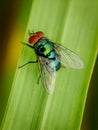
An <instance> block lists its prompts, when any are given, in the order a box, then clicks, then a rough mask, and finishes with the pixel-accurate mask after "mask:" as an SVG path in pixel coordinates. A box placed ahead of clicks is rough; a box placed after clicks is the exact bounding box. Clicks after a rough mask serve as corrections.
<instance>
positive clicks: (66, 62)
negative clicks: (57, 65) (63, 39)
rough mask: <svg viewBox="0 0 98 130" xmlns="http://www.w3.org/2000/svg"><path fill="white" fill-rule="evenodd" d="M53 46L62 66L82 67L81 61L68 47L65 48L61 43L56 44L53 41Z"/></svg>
mask: <svg viewBox="0 0 98 130" xmlns="http://www.w3.org/2000/svg"><path fill="white" fill-rule="evenodd" d="M54 48H55V51H56V52H57V54H58V55H59V56H60V62H61V64H62V65H63V66H65V67H71V68H76V69H80V68H83V67H84V63H83V61H82V60H81V59H80V57H79V56H78V55H77V54H75V53H74V52H73V51H71V50H69V49H68V48H65V47H64V46H62V45H58V44H55V43H54Z"/></svg>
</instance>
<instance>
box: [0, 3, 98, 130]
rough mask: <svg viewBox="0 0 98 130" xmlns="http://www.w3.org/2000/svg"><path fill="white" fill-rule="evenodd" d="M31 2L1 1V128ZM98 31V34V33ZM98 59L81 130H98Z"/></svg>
mask: <svg viewBox="0 0 98 130" xmlns="http://www.w3.org/2000/svg"><path fill="white" fill-rule="evenodd" d="M31 3H32V0H28V1H27V0H14V1H13V0H3V1H0V16H1V17H0V18H1V19H0V124H1V122H2V119H3V116H4V112H5V108H6V104H7V101H8V97H9V94H10V90H11V85H12V82H13V77H14V73H15V69H16V66H17V62H18V57H19V55H20V52H21V41H23V38H24V33H25V29H26V25H27V22H28V18H29V13H30V5H31ZM97 31H98V30H97ZM97 79H98V58H97V60H96V64H95V67H94V71H93V75H92V79H91V81H90V86H89V91H88V97H87V101H86V107H85V112H84V117H83V122H82V127H81V130H97V129H98V81H97Z"/></svg>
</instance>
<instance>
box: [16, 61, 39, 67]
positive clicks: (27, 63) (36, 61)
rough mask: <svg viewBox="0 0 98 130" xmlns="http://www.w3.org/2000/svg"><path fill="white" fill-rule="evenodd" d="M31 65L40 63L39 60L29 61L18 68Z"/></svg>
mask: <svg viewBox="0 0 98 130" xmlns="http://www.w3.org/2000/svg"><path fill="white" fill-rule="evenodd" d="M30 63H38V60H36V61H28V62H27V63H25V64H23V65H21V66H19V67H18V68H22V67H24V66H25V65H28V64H30Z"/></svg>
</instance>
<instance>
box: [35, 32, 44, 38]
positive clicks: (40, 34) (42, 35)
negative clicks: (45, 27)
mask: <svg viewBox="0 0 98 130" xmlns="http://www.w3.org/2000/svg"><path fill="white" fill-rule="evenodd" d="M36 35H37V36H38V37H40V38H42V37H44V33H43V32H42V31H38V32H36Z"/></svg>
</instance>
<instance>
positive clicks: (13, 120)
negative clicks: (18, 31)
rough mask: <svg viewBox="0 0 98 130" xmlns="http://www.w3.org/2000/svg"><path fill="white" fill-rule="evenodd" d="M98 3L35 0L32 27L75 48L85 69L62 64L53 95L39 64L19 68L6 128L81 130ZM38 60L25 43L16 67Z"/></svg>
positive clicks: (97, 42)
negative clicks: (49, 92)
mask: <svg viewBox="0 0 98 130" xmlns="http://www.w3.org/2000/svg"><path fill="white" fill-rule="evenodd" d="M97 14H98V2H97V0H94V1H93V2H92V1H91V0H90V1H88V0H85V1H84V0H80V1H78V0H74V1H73V0H71V1H69V0H47V1H46V0H35V1H33V2H32V7H31V12H30V17H29V21H28V25H27V29H26V34H25V38H24V41H25V42H28V38H29V34H28V31H35V32H36V31H39V30H41V31H43V32H44V33H45V36H46V37H48V38H49V39H51V40H52V41H53V42H55V43H58V44H59V43H62V44H63V45H64V46H65V47H67V48H69V49H71V50H73V51H75V52H76V53H77V54H78V55H79V56H80V57H81V58H82V59H83V61H84V68H83V69H80V70H77V69H71V68H66V69H64V68H61V69H60V70H59V71H58V72H57V79H56V85H55V89H54V92H53V94H51V95H49V94H47V92H46V91H45V89H44V88H43V86H42V84H41V82H40V84H39V85H38V84H37V80H38V77H39V70H38V64H30V65H27V66H25V67H23V68H21V69H18V67H17V70H16V74H15V78H14V82H13V86H12V90H11V93H10V97H9V100H8V105H7V108H6V111H5V116H4V119H3V121H2V125H1V129H2V130H79V129H80V127H81V121H82V116H83V111H84V106H85V101H86V96H87V91H88V86H89V82H90V78H91V75H92V72H93V67H94V63H95V59H96V56H97V48H98V39H97V26H98V16H97ZM30 60H36V56H35V53H34V51H33V50H32V49H31V48H28V47H27V46H23V49H22V52H21V56H20V60H19V64H18V66H20V65H22V64H24V63H26V62H27V61H30Z"/></svg>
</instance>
